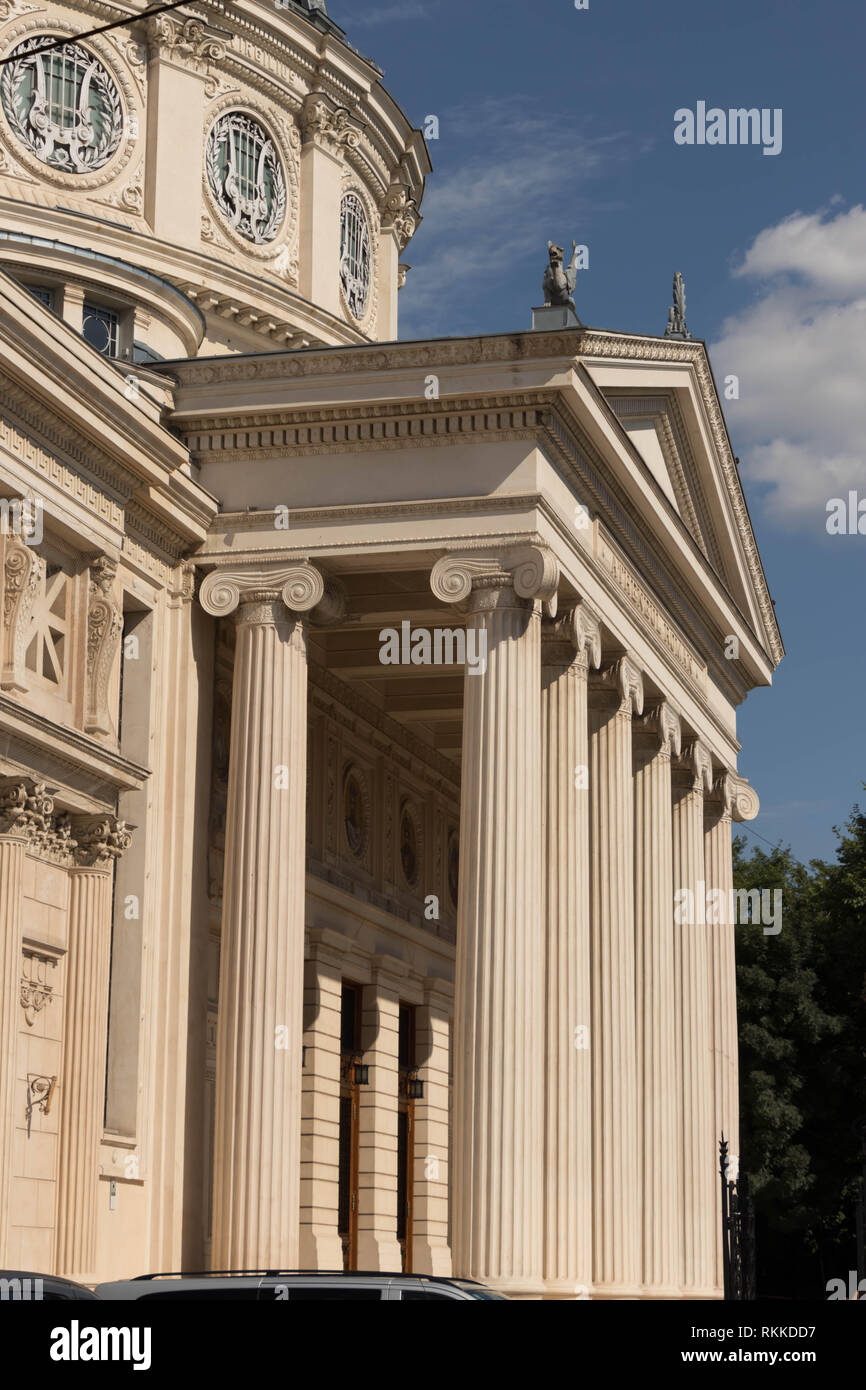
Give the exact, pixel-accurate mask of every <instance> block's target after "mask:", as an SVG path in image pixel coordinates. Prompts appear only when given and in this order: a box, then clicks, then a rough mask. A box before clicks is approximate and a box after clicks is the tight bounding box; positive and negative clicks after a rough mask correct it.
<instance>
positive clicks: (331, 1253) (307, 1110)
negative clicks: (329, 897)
mask: <svg viewBox="0 0 866 1390" xmlns="http://www.w3.org/2000/svg"><path fill="white" fill-rule="evenodd" d="M342 985H343V979H342V953H341V952H340V951H339V950H336V949H334V948H333V947H331V946H329V945H327V944H326V943H325V942H323V941H321V940H313V941H312V942H311V944H310V955H309V959H308V960H307V961H306V963H305V967H304V1049H305V1053H304V1056H305V1061H304V1068H303V1099H302V1106H301V1242H300V1261H301V1268H302V1269H341V1268H342V1266H343V1247H342V1243H341V1241H340V1236H339V1233H338V1229H337V1227H338V1220H339V1195H340V1000H341V993H342Z"/></svg>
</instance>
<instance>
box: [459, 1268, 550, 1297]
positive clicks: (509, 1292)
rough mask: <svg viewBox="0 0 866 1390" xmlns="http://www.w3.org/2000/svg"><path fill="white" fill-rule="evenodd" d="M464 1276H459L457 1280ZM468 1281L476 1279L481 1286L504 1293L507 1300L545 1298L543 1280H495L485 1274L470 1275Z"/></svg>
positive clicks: (467, 1276)
mask: <svg viewBox="0 0 866 1390" xmlns="http://www.w3.org/2000/svg"><path fill="white" fill-rule="evenodd" d="M462 1277H463V1276H461V1275H458V1276H457V1278H462ZM465 1277H466V1278H467V1279H475V1280H477V1281H478V1283H479V1284H485V1285H486V1286H487V1288H488V1289H493V1290H494V1292H495V1293H504V1294H505V1296H506V1297H507V1298H515V1299H518V1300H520V1299H539V1300H540V1299H542V1298H544V1281H543V1280H542V1279H517V1278H515V1279H494V1278H492V1277H490V1276H488V1275H485V1274H469V1275H466V1276H465Z"/></svg>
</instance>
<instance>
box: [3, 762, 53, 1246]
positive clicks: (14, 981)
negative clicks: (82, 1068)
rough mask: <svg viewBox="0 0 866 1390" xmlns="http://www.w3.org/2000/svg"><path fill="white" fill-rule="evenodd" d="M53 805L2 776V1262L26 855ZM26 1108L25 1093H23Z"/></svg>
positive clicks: (40, 790) (40, 787)
mask: <svg viewBox="0 0 866 1390" xmlns="http://www.w3.org/2000/svg"><path fill="white" fill-rule="evenodd" d="M53 808H54V803H53V801H52V799H51V797H50V795H49V794H48V793H47V792H46V788H45V785H44V783H41V782H34V781H33V780H32V778H29V777H3V778H0V1266H2V1268H4V1269H7V1268H9V1266H10V1264H11V1263H12V1255H11V1253H10V1246H9V1237H10V1228H11V1224H12V1222H11V1216H12V1213H11V1211H10V1207H9V1194H10V1189H11V1185H12V1168H13V1158H14V1136H15V1115H16V1110H17V1107H18V1103H19V1100H18V1098H17V1097H16V1087H15V1078H16V1075H17V1059H18V1046H17V1044H18V1016H19V1011H20V1004H19V998H20V992H21V915H22V905H23V891H24V886H23V885H24V855H25V853H26V851H27V846H28V844H29V843H30V841H31V839H32V838H33V836H34V835H35V834H37V833H38V831H39V829H40V828H44V825H45V823H46V821H47V818H48V817H49V816H50V815H51V813H52V811H53ZM20 1104H21V1107H22V1109H23V1105H24V1097H23V1096H21V1097H20Z"/></svg>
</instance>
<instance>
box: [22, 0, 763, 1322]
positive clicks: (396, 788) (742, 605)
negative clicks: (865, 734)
mask: <svg viewBox="0 0 866 1390" xmlns="http://www.w3.org/2000/svg"><path fill="white" fill-rule="evenodd" d="M125 17H126V18H128V23H127V24H125V25H121V26H120V27H117V28H114V29H112V30H110V31H108V32H106V33H104V34H100V35H97V36H94V37H91V38H87V39H84V40H81V41H80V42H79V41H78V39H77V38H76V35H80V34H82V33H83V32H84V31H85V30H88V29H91V28H94V27H95V26H96V25H97V24H98V23H100V22H104V23H110V22H111V21H113V20H118V19H121V20H122V19H124V18H125ZM56 41H59V42H57V43H56V46H55V47H53V48H47V47H46V45H48V44H51V43H53V42H56ZM0 58H4V59H5V58H10V59H11V60H10V61H9V62H4V64H3V66H2V67H0V261H2V267H0V270H2V273H0V297H2V313H0V402H2V409H0V451H2V452H0V487H2V495H3V498H5V501H4V502H3V504H2V508H0V510H2V521H3V526H2V535H0V545H2V563H0V580H2V586H3V607H2V613H3V628H2V657H0V669H2V679H0V728H2V738H0V1136H2V1149H0V1266H2V1267H5V1268H8V1267H19V1268H29V1269H32V1270H34V1271H40V1270H41V1271H51V1270H56V1271H58V1272H61V1273H64V1274H68V1275H71V1276H73V1277H76V1278H79V1279H83V1280H90V1281H93V1280H96V1279H107V1278H112V1277H121V1276H124V1275H130V1274H136V1273H142V1272H145V1271H146V1270H155V1269H161V1270H170V1269H181V1268H184V1269H200V1268H202V1267H214V1268H241V1267H251V1268H262V1267H268V1268H276V1267H280V1268H291V1267H297V1266H303V1267H319V1268H335V1267H336V1268H340V1267H343V1265H344V1264H345V1265H346V1266H348V1267H354V1268H366V1269H376V1268H382V1269H400V1268H406V1269H411V1270H415V1271H428V1272H434V1273H447V1272H450V1271H452V1270H453V1271H454V1272H456V1273H460V1274H462V1275H469V1276H473V1277H477V1278H480V1279H484V1280H487V1281H489V1282H490V1283H491V1284H494V1285H496V1286H497V1287H499V1288H501V1289H503V1290H504V1291H506V1292H511V1293H513V1294H514V1295H516V1296H518V1297H529V1298H532V1297H545V1296H546V1297H551V1298H556V1297H558V1298H574V1297H580V1296H586V1295H589V1296H591V1297H597V1298H617V1297H619V1298H631V1297H642V1296H646V1297H670V1298H680V1297H684V1298H712V1297H718V1296H719V1291H720V1254H719V1237H718V1218H717V1208H718V1203H717V1184H716V1146H717V1140H718V1136H719V1134H720V1132H721V1131H722V1130H724V1132H725V1133H726V1135H728V1136H729V1137H730V1139H731V1142H732V1148H733V1150H734V1151H736V1149H737V1031H736V1005H735V991H734V952H733V928H732V927H730V926H726V925H718V924H712V923H707V922H705V921H704V919H703V914H700V916H699V920H698V921H697V922H696V923H695V924H693V925H680V924H678V923H677V922H676V921H675V912H674V902H675V894H676V893H677V892H678V891H679V890H682V889H692V890H693V891H694V892H695V893H696V895H697V897H698V899H700V897H701V894H702V893H703V890H704V887H707V888H720V889H723V890H724V889H727V888H728V887H729V886H730V883H731V821H732V819H734V820H738V819H748V818H749V817H751V816H753V815H754V814H755V813H756V811H757V800H756V798H755V795H754V793H753V792H752V790H751V789H750V787H749V785H748V783H747V782H746V781H745V780H744V778H743V777H742V776H741V775H740V772H739V770H738V753H739V744H738V742H737V736H736V710H737V706H738V705H739V704H740V702H741V701H742V700H743V699H744V698H745V696H746V694H747V693H748V691H749V690H750V689H752V688H753V687H754V686H757V685H766V684H768V683H769V682H770V680H771V676H772V672H773V669H774V667H775V666H776V665H777V663H778V662H779V660H780V659H781V656H782V646H781V641H780V637H779V632H778V629H777V626H776V621H775V617H774V613H773V605H772V601H771V599H770V597H769V594H768V590H767V585H766V581H765V578H764V574H763V570H762V567H761V562H760V558H759V556H758V552H757V549H756V546H755V540H754V536H753V533H752V529H751V525H750V522H749V516H748V512H747V509H746V504H745V501H744V497H743V492H742V488H741V485H740V481H739V477H738V474H737V467H736V460H735V459H734V458H733V456H732V453H731V448H730V444H729V440H728V436H727V433H726V429H725V424H724V420H723V417H722V412H721V409H720V405H719V400H718V396H717V393H716V389H715V386H714V383H713V378H712V373H711V370H710V366H709V363H708V360H707V355H706V351H705V348H704V346H703V344H702V343H701V342H698V341H692V340H690V339H688V338H685V337H683V338H676V337H672V336H668V337H666V338H661V337H647V336H641V335H635V334H629V333H614V332H598V331H593V330H589V329H584V328H581V327H571V328H562V329H553V330H548V331H522V330H521V331H515V332H513V333H511V334H507V335H497V336H488V337H478V338H464V339H456V340H455V339H449V340H434V341H424V342H405V343H398V342H396V341H395V339H396V334H397V295H398V289H399V286H400V284H401V280H402V278H403V277H404V276H405V266H403V265H401V260H400V258H401V255H402V253H403V251H404V248H405V247H406V245H407V243H408V240H409V239H410V237H411V235H412V234H413V232H414V230H415V227H416V225H417V222H418V218H419V212H418V206H419V203H420V200H421V195H422V192H423V187H424V181H425V177H426V175H427V173H428V172H429V162H428V157H427V153H426V150H425V147H424V143H423V140H422V138H421V135H420V133H419V132H418V131H417V130H415V129H413V128H412V126H411V125H410V123H409V122H408V121H407V119H406V117H405V116H404V115H403V113H402V112H401V111H400V110H399V108H398V107H397V106H396V105H395V103H394V102H393V100H392V99H391V98H390V97H389V95H388V94H387V92H386V91H385V89H384V87H383V86H382V82H381V74H380V73H379V71H378V69H377V68H376V67H375V66H374V64H373V63H372V62H370V61H369V60H368V59H366V58H363V57H362V56H361V55H359V54H358V53H357V52H356V51H355V50H354V49H353V48H351V47H350V46H349V45H348V43H347V42H346V40H345V37H344V35H343V33H342V31H341V30H340V29H339V28H338V27H337V26H336V25H335V24H334V23H333V22H332V21H331V19H330V18H329V17H328V16H327V15H326V14H325V12H324V6H323V4H322V3H321V0H317V3H312V0H298V2H297V3H295V0H286V3H285V4H284V5H283V6H282V7H279V8H277V7H274V6H273V5H271V4H268V3H265V0H236V3H233V4H232V5H231V7H228V6H226V7H220V6H217V5H204V4H198V3H191V4H190V5H189V6H188V7H185V8H183V9H180V10H175V11H173V12H171V13H169V14H165V15H160V16H157V17H155V18H153V19H151V20H150V21H146V22H143V23H142V22H138V21H136V19H135V14H134V9H133V7H132V6H130V5H128V4H124V3H122V0H99V3H97V0H66V3H59V0H47V3H45V4H44V5H42V6H39V7H37V6H36V5H34V4H31V3H28V2H27V0H0ZM546 233H547V229H539V239H540V244H541V245H543V236H545V235H546ZM467 634H469V638H470V642H469V643H468V644H467V646H468V647H469V648H470V649H472V650H474V651H475V652H476V653H482V654H483V661H479V662H476V663H474V664H470V663H469V662H468V661H467V662H466V663H465V664H461V661H460V660H458V659H457V658H460V657H461V655H462V647H463V644H464V642H465V641H466V637H467ZM392 639H393V641H397V642H398V643H399V646H400V652H399V655H400V660H399V661H397V662H394V661H391V660H385V659H383V658H384V654H385V649H386V646H387V644H388V643H389V642H390V641H392ZM473 643H474V647H473V646H472V644H473ZM437 657H438V659H436V658H437Z"/></svg>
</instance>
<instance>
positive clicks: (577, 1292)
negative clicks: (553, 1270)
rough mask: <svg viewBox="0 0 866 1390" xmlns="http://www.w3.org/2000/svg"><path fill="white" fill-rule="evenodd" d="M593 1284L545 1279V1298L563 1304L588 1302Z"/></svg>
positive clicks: (574, 1280)
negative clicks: (556, 1300)
mask: <svg viewBox="0 0 866 1390" xmlns="http://www.w3.org/2000/svg"><path fill="white" fill-rule="evenodd" d="M591 1290H592V1284H591V1283H590V1282H586V1283H581V1281H580V1280H579V1279H545V1281H544V1297H545V1298H546V1299H550V1300H553V1299H558V1300H560V1301H563V1302H571V1303H574V1302H578V1303H580V1302H586V1300H587V1299H588V1298H589V1297H590V1293H591Z"/></svg>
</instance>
